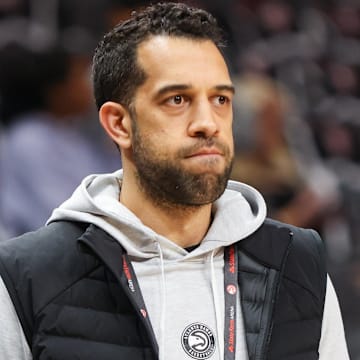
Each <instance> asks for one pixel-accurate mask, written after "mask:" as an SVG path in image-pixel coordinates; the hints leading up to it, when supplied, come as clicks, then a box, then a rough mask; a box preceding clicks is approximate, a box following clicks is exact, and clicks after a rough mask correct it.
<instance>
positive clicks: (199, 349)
mask: <svg viewBox="0 0 360 360" xmlns="http://www.w3.org/2000/svg"><path fill="white" fill-rule="evenodd" d="M181 344H182V347H183V349H184V351H185V352H186V353H187V354H188V355H189V356H190V357H192V358H193V359H208V358H210V357H211V356H212V355H213V354H214V351H215V338H214V333H213V332H212V331H211V330H210V329H209V328H208V327H207V326H206V325H204V324H201V323H194V324H190V325H189V326H187V327H186V328H185V330H184V331H183V333H182V335H181Z"/></svg>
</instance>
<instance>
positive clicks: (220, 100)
mask: <svg viewBox="0 0 360 360" xmlns="http://www.w3.org/2000/svg"><path fill="white" fill-rule="evenodd" d="M214 102H215V105H219V106H222V105H226V104H228V103H229V102H230V99H229V98H228V97H227V96H225V95H218V96H216V97H215V98H214Z"/></svg>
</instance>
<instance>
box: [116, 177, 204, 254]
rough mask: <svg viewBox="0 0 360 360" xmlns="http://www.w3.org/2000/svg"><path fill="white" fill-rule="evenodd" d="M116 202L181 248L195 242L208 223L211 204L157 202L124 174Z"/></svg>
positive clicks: (195, 243) (199, 238) (200, 237)
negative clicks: (172, 204) (127, 179)
mask: <svg viewBox="0 0 360 360" xmlns="http://www.w3.org/2000/svg"><path fill="white" fill-rule="evenodd" d="M120 202H121V203H122V204H123V205H125V206H126V207H127V208H128V209H129V210H130V211H132V212H133V213H134V214H135V215H136V216H137V217H138V218H139V219H140V220H141V221H142V223H143V224H144V225H146V226H148V227H149V228H151V229H152V230H154V231H155V232H156V233H158V234H159V235H162V236H164V237H166V238H167V239H169V240H171V241H173V242H174V243H175V244H177V245H179V246H181V247H183V248H186V247H189V246H194V245H198V244H199V243H200V242H201V241H202V239H203V238H204V236H205V234H206V233H207V231H208V228H209V226H210V223H211V204H206V205H200V206H184V205H178V206H173V207H172V206H169V205H164V206H161V205H159V204H157V203H156V202H154V201H152V200H151V199H150V198H149V197H148V196H146V195H145V194H144V193H143V192H142V191H141V190H139V189H138V188H137V187H136V186H135V185H134V182H130V181H126V178H125V176H124V179H123V182H122V184H121V192H120Z"/></svg>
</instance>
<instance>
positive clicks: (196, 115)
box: [188, 99, 219, 138]
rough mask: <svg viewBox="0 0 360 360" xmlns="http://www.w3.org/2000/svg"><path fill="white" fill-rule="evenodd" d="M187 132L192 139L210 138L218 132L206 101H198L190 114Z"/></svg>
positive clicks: (216, 123)
mask: <svg viewBox="0 0 360 360" xmlns="http://www.w3.org/2000/svg"><path fill="white" fill-rule="evenodd" d="M190 117H191V118H190V123H189V127H188V132H189V135H190V136H193V137H203V138H210V137H212V136H214V135H216V133H217V132H218V131H219V127H218V122H217V120H216V116H215V114H214V111H213V109H212V105H211V103H210V101H209V100H208V99H204V100H200V101H198V102H197V103H196V104H194V106H193V111H191V113H190Z"/></svg>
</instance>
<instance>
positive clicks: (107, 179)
mask: <svg viewBox="0 0 360 360" xmlns="http://www.w3.org/2000/svg"><path fill="white" fill-rule="evenodd" d="M122 174H123V172H122V170H118V171H116V172H114V173H112V174H102V175H89V176H87V177H86V178H85V179H84V180H83V181H82V182H81V184H80V186H79V187H78V188H77V189H76V190H75V191H74V193H73V195H72V196H71V197H70V198H69V199H68V200H67V201H65V202H64V203H63V204H62V205H60V206H59V207H58V208H56V209H55V210H54V211H53V213H52V215H51V217H50V219H49V220H48V222H47V224H49V223H51V222H53V221H59V220H70V221H82V222H88V223H93V224H95V225H96V226H98V227H100V228H101V229H103V230H104V231H106V232H107V233H108V234H110V235H111V236H113V237H114V238H115V239H117V240H118V241H119V242H120V244H121V245H122V246H123V247H124V248H125V250H126V251H127V253H128V254H129V255H130V256H132V257H135V258H152V257H157V256H158V254H159V245H160V247H161V250H162V252H163V256H164V258H167V259H178V260H180V259H182V258H188V257H196V256H199V255H203V254H204V253H208V252H210V251H214V250H215V249H217V248H221V247H223V246H228V245H230V244H232V243H234V242H237V241H239V240H242V239H244V238H245V237H247V236H248V235H250V234H251V233H253V232H254V231H256V230H257V229H258V228H259V227H260V225H261V224H262V223H263V221H264V219H265V216H266V205H265V201H264V199H263V198H262V196H261V195H260V193H259V192H258V191H257V190H255V189H254V188H252V187H250V186H248V185H245V184H243V183H239V182H235V181H231V180H230V181H229V182H228V186H227V189H226V190H225V192H224V194H223V195H222V196H221V197H220V198H219V199H218V200H217V201H215V202H214V204H213V209H212V213H213V221H212V224H211V226H210V228H209V230H208V232H207V234H206V235H205V237H204V239H203V241H202V242H201V244H200V246H199V247H198V248H196V249H195V250H194V251H191V252H190V253H188V252H187V251H186V250H184V249H183V248H181V247H180V246H178V245H177V244H175V243H174V242H172V241H170V240H169V239H167V238H165V237H163V236H161V235H159V234H157V233H156V232H154V231H153V230H152V229H151V228H149V227H147V226H145V225H144V224H143V223H142V222H141V220H140V219H139V218H138V217H137V216H136V215H135V214H133V213H132V212H131V211H130V210H128V209H127V208H126V207H125V206H124V205H122V204H121V203H120V201H119V196H120V191H121V189H120V183H121V179H122Z"/></svg>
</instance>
